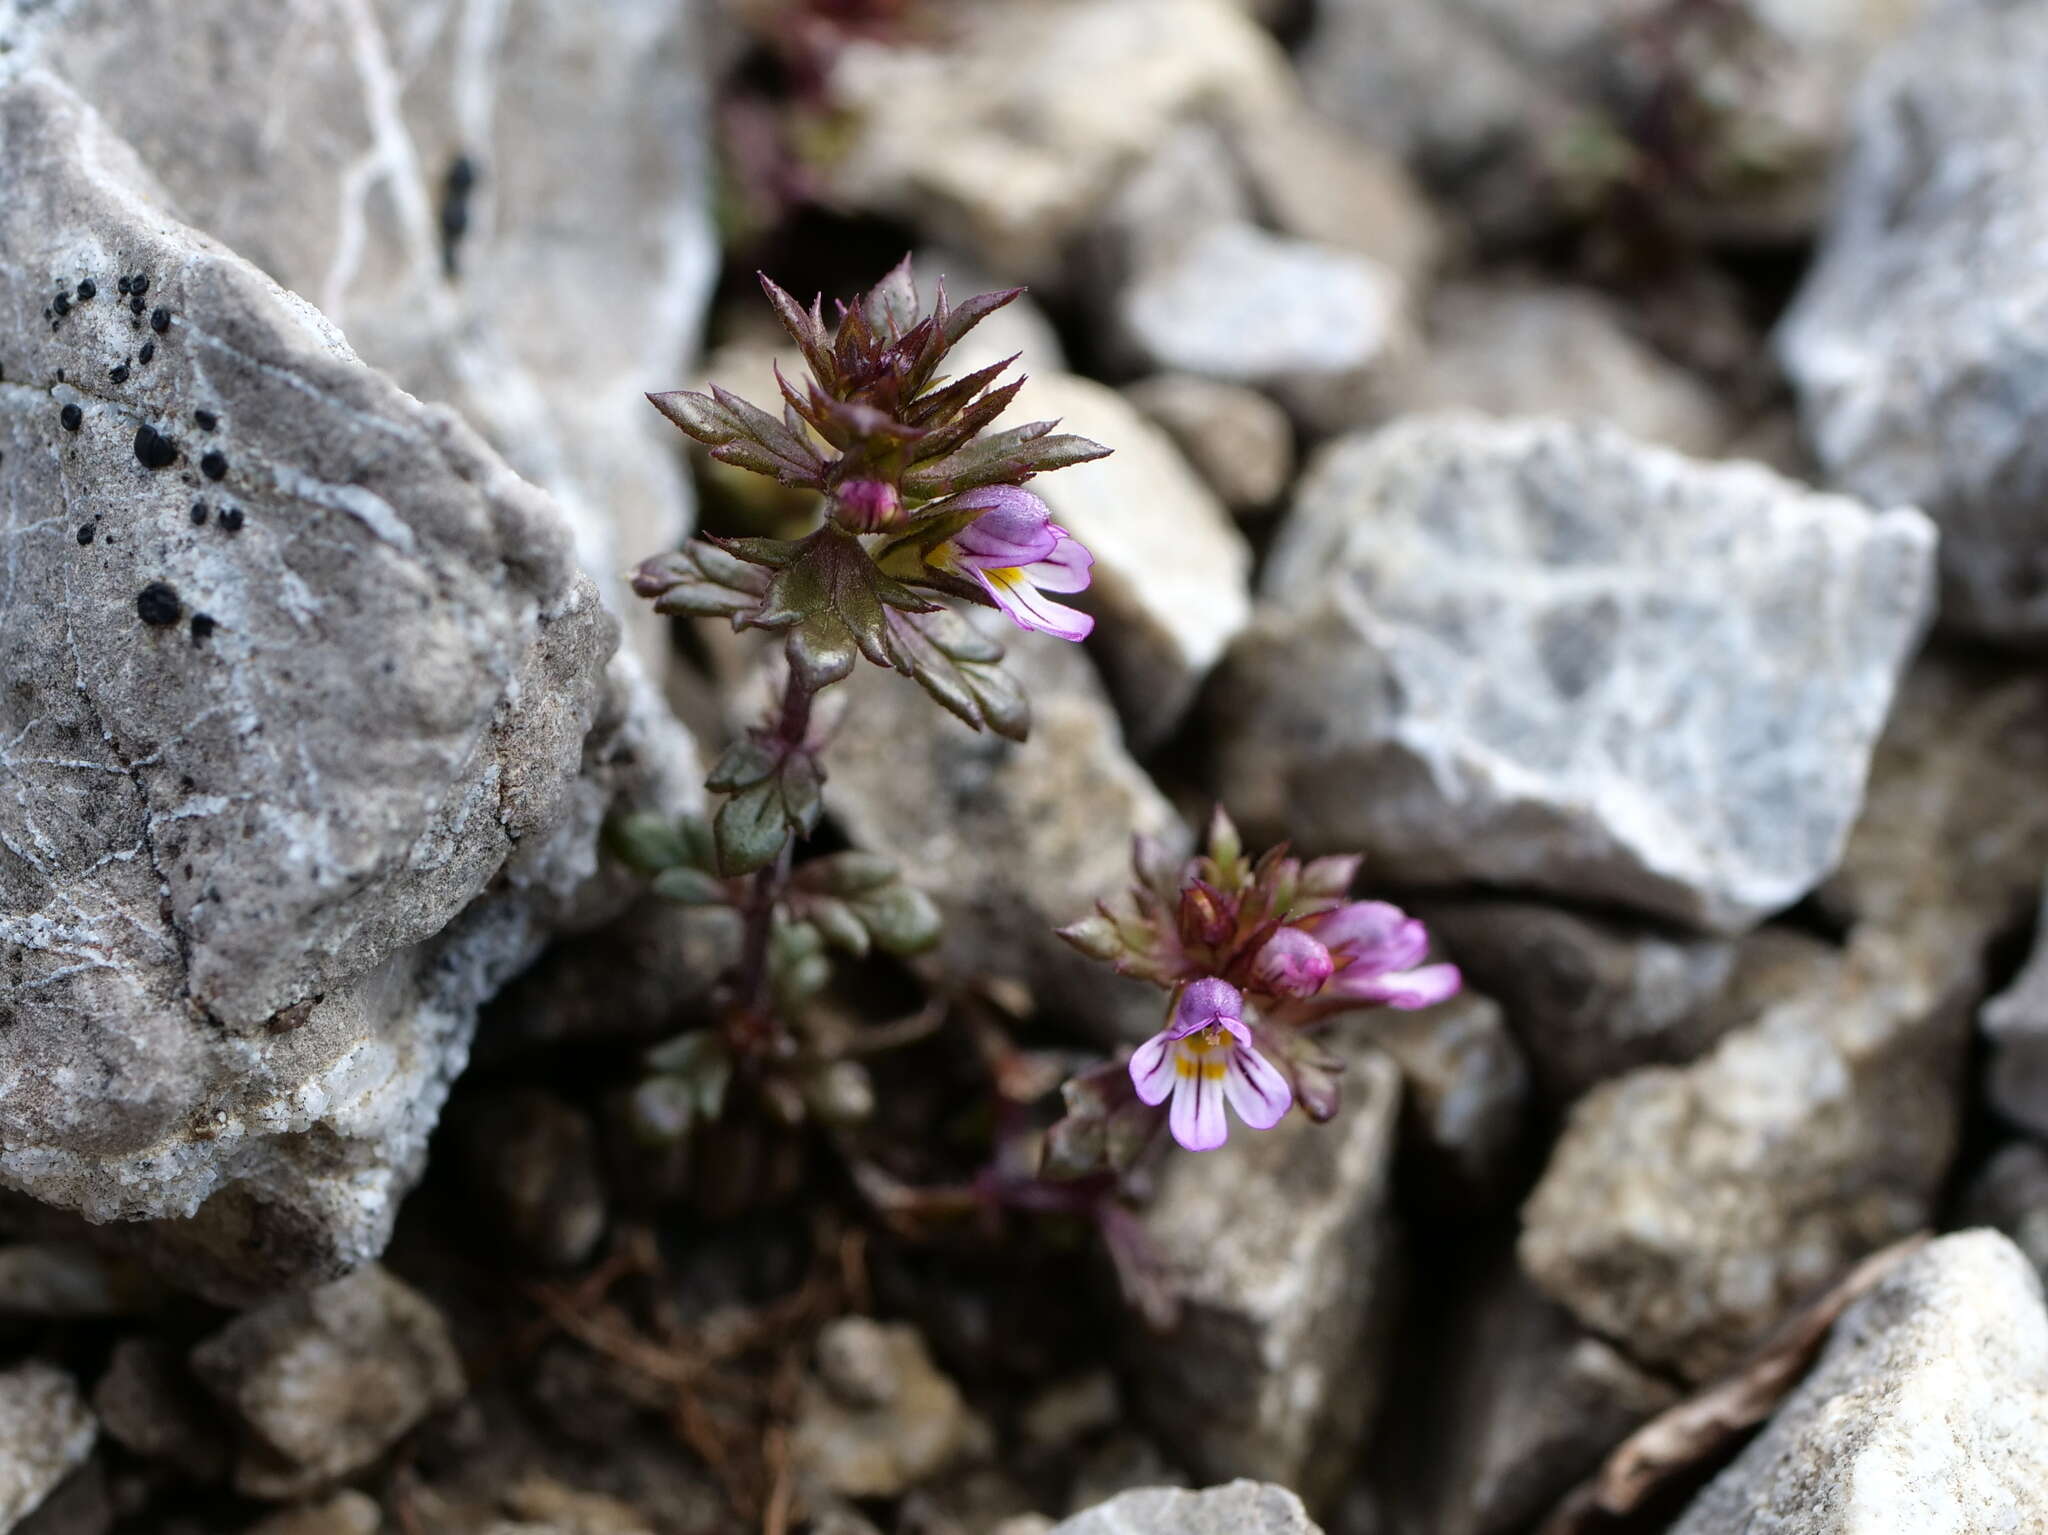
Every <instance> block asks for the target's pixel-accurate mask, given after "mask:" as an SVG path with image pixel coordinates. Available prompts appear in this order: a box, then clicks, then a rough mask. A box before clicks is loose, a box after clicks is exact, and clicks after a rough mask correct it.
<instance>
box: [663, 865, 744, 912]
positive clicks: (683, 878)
mask: <svg viewBox="0 0 2048 1535" xmlns="http://www.w3.org/2000/svg"><path fill="white" fill-rule="evenodd" d="M654 893H655V894H656V895H658V896H660V897H661V898H662V899H663V900H665V901H674V902H676V903H678V904H679V905H683V906H723V905H724V904H725V901H726V890H725V885H724V884H723V882H721V881H720V880H718V879H717V878H715V877H714V876H712V875H709V874H706V873H705V872H704V871H703V870H702V869H681V868H678V869H663V870H662V871H661V872H660V873H659V874H657V875H655V876H654Z"/></svg>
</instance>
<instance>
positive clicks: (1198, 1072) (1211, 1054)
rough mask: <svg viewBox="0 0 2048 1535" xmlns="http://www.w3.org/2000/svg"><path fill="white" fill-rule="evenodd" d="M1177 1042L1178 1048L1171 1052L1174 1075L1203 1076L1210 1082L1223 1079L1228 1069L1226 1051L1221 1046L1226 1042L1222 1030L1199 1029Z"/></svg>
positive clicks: (1212, 1028)
mask: <svg viewBox="0 0 2048 1535" xmlns="http://www.w3.org/2000/svg"><path fill="white" fill-rule="evenodd" d="M1177 1043H1178V1044H1179V1047H1180V1048H1179V1049H1177V1050H1175V1051H1174V1053H1173V1068H1174V1072H1175V1074H1176V1075H1178V1076H1182V1077H1198V1076H1199V1077H1205V1078H1207V1079H1208V1080H1209V1081H1211V1082H1221V1081H1222V1080H1223V1075H1224V1073H1225V1072H1226V1071H1227V1070H1228V1069H1229V1066H1228V1064H1227V1062H1226V1060H1225V1056H1226V1054H1227V1053H1228V1052H1227V1051H1225V1049H1224V1048H1223V1047H1224V1045H1225V1043H1226V1041H1225V1038H1224V1033H1223V1030H1221V1029H1218V1028H1214V1027H1211V1028H1206V1029H1200V1030H1197V1031H1196V1032H1195V1033H1193V1034H1190V1035H1188V1036H1187V1037H1186V1038H1185V1039H1182V1040H1179V1041H1178V1042H1177Z"/></svg>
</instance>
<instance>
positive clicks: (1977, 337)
mask: <svg viewBox="0 0 2048 1535" xmlns="http://www.w3.org/2000/svg"><path fill="white" fill-rule="evenodd" d="M2044 68H2048V15H2044V14H2043V13H2042V12H2041V11H2039V10H2038V9H2036V8H2034V7H2031V6H2025V5H2012V4H2006V3H2002V0H1948V3H1944V4H1941V5H1938V6H1934V7H1932V8H1931V9H1930V14H1929V16H1928V18H1927V21H1926V23H1925V25H1924V26H1923V27H1922V28H1921V29H1920V30H1919V31H1917V32H1916V33H1914V34H1913V35H1912V36H1910V37H1907V38H1905V39H1902V40H1901V41H1900V42H1899V43H1898V44H1897V45H1896V46H1895V47H1894V48H1892V49H1891V50H1890V51H1889V52H1888V53H1887V54H1886V55H1885V57H1884V58H1883V60H1882V61H1881V62H1880V63H1879V64H1878V65H1877V66H1876V68H1875V69H1873V71H1872V75H1871V80H1870V82H1869V85H1868V87H1867V88H1866V91H1865V94H1864V96H1863V98H1862V101H1861V104H1860V106H1859V109H1858V112H1857V115H1856V131H1855V150H1854V153H1853V155H1852V156H1851V157H1850V161H1849V165H1848V168H1847V171H1846V173H1845V176H1844V178H1843V183H1842V190H1841V195H1840V200H1839V202H1838V204H1837V206H1836V208H1835V211H1834V215H1833V218H1832V220H1831V222H1830V225H1829V230H1828V236H1827V241H1826V244H1825V246H1824V248H1823V251H1822V254H1821V257H1820V259H1819V261H1818V262H1817V264H1816V265H1815V267H1814V268H1813V270H1812V272H1811V273H1810V275H1809V276H1808V278H1807V282H1806V286H1805V288H1804V289H1803V290H1802V292H1801V294H1800V296H1799V299H1798V301H1797V303H1796V304H1795V305H1794V307H1793V309H1792V312H1791V313H1790V314H1789V315H1788V316H1787V317H1786V320H1785V322H1784V325H1783V327H1782V329H1781V330H1780V332H1779V337H1778V342H1779V354H1780V357H1781V358H1782V360H1783V362H1784V365H1785V370H1786V372H1787V374H1788V375H1789V376H1790V377H1791V379H1792V382H1793V385H1794V387H1795V388H1796V389H1797V391H1798V393H1799V402H1800V413H1801V418H1802V420H1803V422H1804V424H1805V427H1806V432H1807V436H1808V438H1809V440H1810V441H1811V442H1812V444H1813V448H1814V451H1815V453H1816V455H1817V456H1818V457H1819V459H1820V462H1821V464H1822V466H1823V467H1824V469H1825V470H1826V472H1827V474H1828V476H1829V478H1830V479H1831V480H1832V481H1833V482H1834V483H1836V484H1839V485H1841V486H1843V487H1845V488H1846V489H1848V490H1850V491H1852V492H1853V493H1855V494H1858V495H1861V496H1865V497H1867V498H1871V499H1874V500H1878V501H1905V502H1910V503H1912V504H1913V505H1916V506H1920V507H1922V508H1924V509H1925V510H1926V511H1927V512H1928V513H1929V514H1930V515H1931V516H1933V517H1934V519H1935V520H1936V521H1937V522H1938V523H1939V524H1940V525H1941V531H1942V538H1941V566H1942V599H1941V616H1942V619H1943V621H1944V623H1948V624H1952V625H1954V626H1956V627H1957V628H1959V629H1964V630H1967V631H1969V632H1971V633H1973V634H1977V635H1982V636H1985V637H1989V638H1993V639H1999V640H2006V641H2013V642H2018V643H2025V644H2029V645H2036V646H2038V645H2039V644H2040V643H2041V642H2042V641H2043V640H2048V563H2044V562H2043V559H2042V555H2041V550H2042V547H2043V537H2044V532H2048V522H2044V520H2043V513H2042V507H2043V505H2044V494H2048V452H2044V450H2043V448H2042V446H2041V444H2042V442H2043V440H2044V431H2043V428H2044V425H2048V403H2044V389H2048V378H2044V376H2043V373H2042V370H2041V367H2040V363H2039V359H2038V356H2037V354H2036V351H2035V349H2034V348H2033V347H2032V346H2031V345H2030V343H2029V339H2028V338H2029V334H2030V331H2031V328H2032V326H2033V323H2034V320H2033V317H2034V316H2036V315H2038V314H2039V313H2041V312H2042V309H2043V306H2044V305H2048V275H2044V271H2043V268H2042V265H2041V262H2040V260H2039V250H2040V245H2041V241H2042V239H2043V237H2044V228H2048V225H2044V220H2048V215H2044V214H2043V212H2042V208H2043V198H2044V195H2048V170H2044V168H2043V160H2042V153H2041V151H2042V146H2043V145H2044V144H2048V103H2044V101H2043V99H2042V97H2041V93H2040V92H2039V91H2038V90H2036V89H2035V84H2036V82H2037V81H2038V80H2039V79H2040V77H2041V72H2042V70H2043V69H2044Z"/></svg>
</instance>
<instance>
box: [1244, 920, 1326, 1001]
mask: <svg viewBox="0 0 2048 1535" xmlns="http://www.w3.org/2000/svg"><path fill="white" fill-rule="evenodd" d="M1335 968H1336V965H1335V963H1334V962H1333V961H1332V960H1331V958H1330V951H1329V950H1328V949H1326V948H1324V947H1323V946H1322V945H1321V944H1319V943H1317V942H1316V941H1315V939H1313V938H1311V937H1309V935H1308V934H1307V933H1304V932H1303V931H1302V930H1301V929H1300V928H1298V927H1283V928H1281V929H1280V931H1279V932H1277V933H1275V934H1274V935H1273V936H1272V937H1271V938H1268V939H1267V940H1266V942H1265V946H1264V947H1263V948H1261V949H1260V950H1259V955H1258V958H1257V959H1255V960H1253V961H1252V979H1253V981H1254V982H1255V983H1256V984H1257V985H1258V986H1260V987H1262V988H1263V989H1265V990H1267V991H1270V992H1272V993H1273V994H1274V995H1275V996H1281V997H1312V996H1314V995H1315V994H1316V993H1317V992H1318V991H1321V990H1322V988H1323V982H1325V981H1327V980H1328V979H1329V978H1330V972H1331V971H1332V970H1333V969H1335Z"/></svg>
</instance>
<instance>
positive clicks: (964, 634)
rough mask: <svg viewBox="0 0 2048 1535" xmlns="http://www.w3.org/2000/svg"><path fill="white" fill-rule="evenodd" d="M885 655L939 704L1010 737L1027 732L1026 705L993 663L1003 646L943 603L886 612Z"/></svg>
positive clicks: (1017, 737) (1021, 736) (1018, 737)
mask: <svg viewBox="0 0 2048 1535" xmlns="http://www.w3.org/2000/svg"><path fill="white" fill-rule="evenodd" d="M889 655H890V660H891V661H892V663H893V664H894V665H895V667H896V669H897V670H898V671H899V672H902V673H903V675H904V676H906V677H911V678H914V679H915V680H916V681H917V684H918V686H920V687H922V688H923V689H924V690H925V691H926V692H927V693H929V694H930V695H931V696H932V697H933V699H935V700H936V701H937V702H938V703H939V704H940V705H941V706H942V707H944V708H946V709H948V710H950V711H951V712H952V713H953V714H954V715H956V716H958V717H959V719H960V720H962V721H963V722H964V723H966V724H967V725H969V726H970V727H972V728H973V729H976V730H980V729H982V728H984V727H986V728H987V729H989V730H992V731H994V732H995V733H996V734H997V735H999V736H1002V737H1004V738H1005V739H1007V740H1011V741H1022V740H1023V739H1025V737H1026V736H1028V735H1029V734H1030V733H1031V706H1030V704H1029V703H1028V702H1027V701H1026V699H1025V697H1024V693H1023V690H1022V689H1020V688H1019V687H1018V686H1017V685H1016V683H1015V682H1013V681H1012V680H1011V679H1010V677H1009V675H1008V674H1007V673H1005V672H1004V671H1003V669H1002V667H1001V665H1000V664H999V663H1000V662H1001V660H1002V656H1003V647H1002V646H1001V645H1000V644H999V643H997V642H996V641H995V640H992V639H990V638H989V637H988V636H987V635H985V634H982V633H981V632H979V631H978V630H976V629H975V628H974V627H973V626H972V625H971V624H969V623H968V622H967V621H966V620H965V619H963V618H961V617H960V615H959V614H957V613H954V612H951V611H949V610H947V609H943V608H942V609H940V610H939V611H937V612H935V613H920V614H908V613H891V614H890V615H889Z"/></svg>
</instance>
